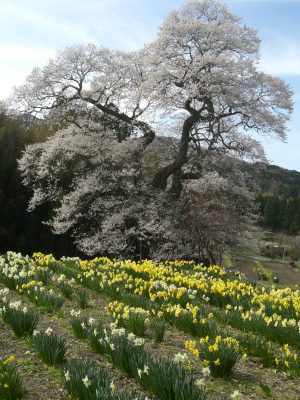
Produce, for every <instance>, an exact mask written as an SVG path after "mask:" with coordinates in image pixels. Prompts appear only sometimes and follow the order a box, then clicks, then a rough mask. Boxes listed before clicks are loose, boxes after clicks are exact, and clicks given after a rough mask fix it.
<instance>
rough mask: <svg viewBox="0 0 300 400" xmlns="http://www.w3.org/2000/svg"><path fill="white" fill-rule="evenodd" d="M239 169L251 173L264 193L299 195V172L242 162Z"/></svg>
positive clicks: (290, 196) (288, 196)
mask: <svg viewBox="0 0 300 400" xmlns="http://www.w3.org/2000/svg"><path fill="white" fill-rule="evenodd" d="M241 170H242V171H243V172H247V173H248V174H249V175H251V176H252V177H253V178H254V179H255V180H256V182H257V184H258V186H259V191H260V192H261V193H262V194H264V195H275V196H278V197H281V198H285V199H287V198H296V197H300V172H298V171H294V170H289V169H285V168H281V167H278V166H277V165H268V164H264V163H253V164H249V163H243V164H242V165H241Z"/></svg>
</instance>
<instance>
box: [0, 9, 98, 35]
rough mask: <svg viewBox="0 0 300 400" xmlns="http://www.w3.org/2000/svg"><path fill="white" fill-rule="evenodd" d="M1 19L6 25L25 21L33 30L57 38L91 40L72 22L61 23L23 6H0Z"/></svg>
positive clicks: (84, 31)
mask: <svg viewBox="0 0 300 400" xmlns="http://www.w3.org/2000/svg"><path fill="white" fill-rule="evenodd" d="M0 13H1V19H2V21H3V22H4V23H5V21H6V20H10V21H11V20H15V21H16V22H20V21H23V22H25V23H27V24H28V25H30V28H31V29H32V30H34V29H37V28H38V29H42V30H43V31H44V32H47V31H51V32H52V33H53V34H55V35H56V36H60V35H64V36H70V37H72V38H74V39H75V40H91V37H90V36H89V35H88V34H87V32H86V30H84V29H82V28H80V27H78V26H77V27H76V29H74V27H73V26H72V24H70V21H66V22H65V23H64V22H61V21H59V20H58V19H57V18H54V17H52V16H50V15H47V14H45V13H43V12H37V11H33V10H30V9H28V8H27V7H25V3H24V5H23V6H19V5H13V4H0Z"/></svg>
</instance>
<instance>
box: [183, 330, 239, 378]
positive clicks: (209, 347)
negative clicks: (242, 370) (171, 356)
mask: <svg viewBox="0 0 300 400" xmlns="http://www.w3.org/2000/svg"><path fill="white" fill-rule="evenodd" d="M185 347H186V348H187V350H189V351H190V352H191V353H192V354H193V355H194V356H195V357H197V358H199V359H200V360H201V361H202V362H203V364H204V365H206V366H209V369H210V372H211V375H212V376H213V377H222V378H226V377H228V376H230V375H231V374H232V370H233V368H234V366H235V364H236V362H237V360H238V359H239V357H240V353H239V343H238V341H237V340H235V339H234V338H232V337H226V338H222V337H221V336H217V337H215V338H212V339H211V338H209V336H207V337H205V338H201V339H200V340H199V341H198V342H196V340H189V341H186V343H185Z"/></svg>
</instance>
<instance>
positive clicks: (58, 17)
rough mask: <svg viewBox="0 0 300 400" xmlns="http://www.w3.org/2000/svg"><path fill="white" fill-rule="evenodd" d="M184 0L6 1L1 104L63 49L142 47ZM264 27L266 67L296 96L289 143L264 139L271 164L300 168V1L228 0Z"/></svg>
mask: <svg viewBox="0 0 300 400" xmlns="http://www.w3.org/2000/svg"><path fill="white" fill-rule="evenodd" d="M185 2H186V1H184V0H26V1H24V0H0V100H1V99H5V98H6V97H8V96H9V95H10V93H11V90H12V88H13V87H14V86H18V85H20V84H22V83H23V82H24V80H25V78H26V76H27V75H28V74H29V73H30V72H31V71H32V69H33V68H34V67H42V66H43V65H44V64H45V63H46V62H47V60H48V59H49V58H51V57H53V56H54V55H55V53H56V51H57V50H63V49H64V48H65V47H66V46H70V45H73V44H79V43H95V44H97V45H102V46H104V47H109V48H113V49H121V50H136V49H138V48H140V47H142V45H143V44H144V43H146V42H149V41H152V40H153V39H155V36H156V32H157V28H158V27H159V25H160V24H161V23H162V21H163V19H164V17H165V16H166V15H167V14H168V13H169V12H170V11H172V10H173V9H176V8H178V7H180V6H181V5H183V4H184V3H185ZM224 3H226V4H227V5H228V7H229V9H230V10H231V11H232V12H233V13H234V14H236V15H238V16H240V17H242V18H243V21H244V23H245V24H246V25H248V26H250V27H252V28H254V29H256V30H257V32H258V35H259V37H260V39H261V61H260V68H261V69H262V70H263V71H265V72H267V73H270V74H272V75H274V76H278V77H280V78H282V79H284V80H285V81H286V82H287V83H289V84H290V86H291V87H292V89H293V91H294V113H293V117H292V119H291V121H290V122H289V124H288V128H289V132H288V139H287V142H286V143H282V142H281V141H278V140H275V139H272V140H271V139H268V140H263V141H262V143H263V144H264V147H265V151H266V154H267V157H268V160H269V162H270V163H272V164H275V165H279V166H281V167H284V168H288V169H294V170H297V171H300V24H299V21H300V0H227V1H226V0H224Z"/></svg>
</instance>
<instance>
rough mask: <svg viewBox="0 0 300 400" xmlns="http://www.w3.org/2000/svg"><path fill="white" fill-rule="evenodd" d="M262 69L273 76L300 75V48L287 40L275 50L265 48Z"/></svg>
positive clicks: (268, 47) (278, 44) (281, 42)
mask: <svg viewBox="0 0 300 400" xmlns="http://www.w3.org/2000/svg"><path fill="white" fill-rule="evenodd" d="M260 67H261V69H262V70H263V71H266V72H268V73H269V74H273V75H300V48H299V46H298V45H297V44H296V43H293V42H291V41H289V42H288V41H287V40H284V41H283V40H281V41H280V43H277V44H276V47H275V48H274V47H273V48H272V47H271V46H265V47H264V48H263V50H262V59H261V62H260Z"/></svg>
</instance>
